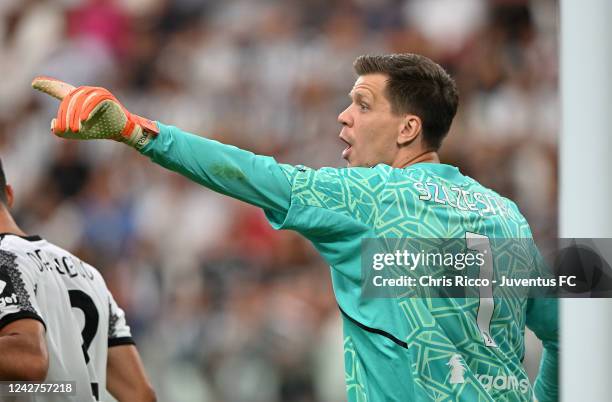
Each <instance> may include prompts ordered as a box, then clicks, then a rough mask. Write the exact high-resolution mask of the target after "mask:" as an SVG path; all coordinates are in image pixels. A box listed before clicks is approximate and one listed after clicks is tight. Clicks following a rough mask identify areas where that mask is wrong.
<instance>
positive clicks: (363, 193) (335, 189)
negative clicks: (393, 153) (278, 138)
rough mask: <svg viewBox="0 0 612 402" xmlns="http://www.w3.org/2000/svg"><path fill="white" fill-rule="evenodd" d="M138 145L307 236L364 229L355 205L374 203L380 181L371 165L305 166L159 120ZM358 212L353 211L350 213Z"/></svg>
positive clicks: (165, 163)
mask: <svg viewBox="0 0 612 402" xmlns="http://www.w3.org/2000/svg"><path fill="white" fill-rule="evenodd" d="M158 124H159V127H160V133H159V135H158V136H157V138H155V139H154V140H153V141H151V142H149V144H147V145H146V146H145V147H143V148H142V149H141V152H142V153H143V154H144V155H146V156H148V157H149V158H151V160H152V161H153V162H155V163H157V164H159V165H161V166H163V167H165V168H167V169H170V170H173V171H175V172H178V173H180V174H182V175H183V176H186V177H188V178H190V179H192V180H193V181H195V182H197V183H199V184H201V185H203V186H205V187H208V188H210V189H212V190H214V191H216V192H218V193H221V194H225V195H228V196H230V197H233V198H236V199H239V200H241V201H245V202H247V203H249V204H252V205H255V206H258V207H260V208H262V209H263V210H264V211H265V213H266V216H267V217H268V220H269V221H270V222H271V224H272V226H274V227H275V228H277V229H293V230H296V231H298V232H300V233H302V234H303V235H305V236H306V237H308V238H310V239H311V240H315V241H325V239H326V238H330V237H331V236H337V235H338V234H345V233H346V232H347V231H348V232H355V230H357V229H358V230H359V231H362V230H363V228H364V227H363V225H359V224H358V221H359V220H360V218H361V217H360V216H359V212H360V211H361V210H362V209H359V208H358V207H357V204H359V203H361V205H364V206H365V207H366V208H367V206H372V205H374V204H375V200H374V199H375V194H376V191H377V190H378V189H379V187H380V186H381V185H382V183H383V181H382V180H380V177H378V176H379V175H378V174H377V172H375V169H366V168H352V169H335V168H323V169H319V170H315V169H309V168H306V167H304V166H291V165H285V164H280V163H277V162H276V160H274V158H271V157H268V156H262V155H255V154H253V153H252V152H249V151H245V150H243V149H239V148H236V147H234V146H231V145H226V144H222V143H220V142H217V141H213V140H209V139H206V138H203V137H200V136H197V135H193V134H190V133H187V132H184V131H182V130H180V129H178V128H176V127H172V126H167V125H164V124H161V123H158ZM353 214H357V215H353Z"/></svg>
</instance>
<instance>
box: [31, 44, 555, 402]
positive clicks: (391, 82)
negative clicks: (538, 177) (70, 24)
mask: <svg viewBox="0 0 612 402" xmlns="http://www.w3.org/2000/svg"><path fill="white" fill-rule="evenodd" d="M354 67H355V71H356V73H357V75H358V78H357V80H356V82H355V84H354V86H353V88H352V90H351V91H350V94H349V97H350V105H349V106H348V107H347V109H346V110H344V111H343V112H342V113H341V114H340V115H339V116H338V121H339V123H340V124H341V126H342V130H341V132H340V138H341V140H342V141H344V142H345V143H346V145H347V147H346V149H345V150H344V152H343V153H342V156H343V158H344V159H346V161H347V162H348V168H343V169H336V168H323V169H319V170H313V169H309V168H307V167H304V166H291V165H285V164H279V163H277V162H276V161H275V160H274V159H273V158H271V157H266V156H259V155H254V154H253V153H251V152H248V151H244V150H241V149H238V148H236V147H233V146H229V145H224V144H221V143H219V142H216V141H211V140H208V139H205V138H202V137H198V136H195V135H192V134H189V133H186V132H183V131H182V130H180V129H178V128H176V127H172V126H167V125H164V124H161V123H158V122H153V121H150V120H147V119H144V118H142V117H139V116H136V115H133V114H130V113H129V112H128V111H127V110H126V109H125V108H124V107H123V106H122V105H121V104H120V103H119V101H118V100H117V99H116V98H115V97H114V96H113V95H112V94H111V93H110V92H108V91H107V90H105V89H103V88H96V87H87V86H85V87H79V88H76V89H75V88H74V87H72V86H71V85H69V84H66V83H63V82H60V81H57V80H53V79H50V78H46V77H39V78H37V79H35V80H34V82H33V86H34V88H36V89H38V90H41V91H43V92H46V93H48V94H50V95H52V96H54V97H56V98H58V99H61V100H62V102H61V103H60V107H59V111H58V114H57V118H56V119H55V120H54V121H53V122H52V130H53V132H54V133H55V134H56V135H58V136H60V137H64V138H75V139H97V138H105V139H113V140H116V141H121V142H124V143H126V144H128V145H130V146H132V147H134V148H136V149H138V150H139V151H140V152H141V153H142V154H144V155H146V156H148V157H149V158H151V159H152V160H153V161H154V162H155V163H157V164H159V165H161V166H164V167H166V168H168V169H171V170H174V171H176V172H179V173H180V174H182V175H184V176H186V177H188V178H190V179H192V180H194V181H196V182H198V183H200V184H202V185H203V186H206V187H208V188H210V189H212V190H214V191H217V192H219V193H222V194H226V195H229V196H231V197H234V198H237V199H240V200H243V201H245V202H248V203H250V204H253V205H256V206H258V207H260V208H262V209H263V210H264V211H265V213H266V216H267V218H268V220H269V221H270V222H271V224H272V225H273V226H274V227H275V228H277V229H292V230H296V231H298V232H299V233H301V234H302V235H304V236H305V237H306V238H308V239H309V240H310V241H312V243H313V244H314V246H315V247H316V248H317V250H318V251H319V252H320V253H321V255H322V256H323V257H324V258H325V259H326V260H327V262H329V264H330V266H331V276H332V282H333V287H334V293H335V296H336V300H337V302H338V305H339V307H340V310H341V312H342V318H343V326H344V349H345V371H346V373H345V377H346V385H347V395H348V400H349V401H351V402H354V401H369V402H376V401H384V402H389V401H462V402H463V401H465V402H475V401H531V400H533V398H534V394H536V395H537V397H538V398H539V399H540V401H541V402H543V401H554V400H556V399H557V378H556V375H557V374H556V373H557V353H558V351H557V305H556V301H555V300H552V299H546V300H544V299H533V300H527V299H526V298H522V299H520V298H515V299H512V300H510V299H503V300H501V299H500V300H497V299H496V301H495V306H494V313H493V315H492V317H491V319H490V321H489V322H486V323H480V321H477V315H478V308H479V305H480V300H479V299H478V298H464V299H455V298H453V299H451V298H446V299H419V298H395V299H391V298H387V299H382V298H378V299H372V298H364V297H362V293H361V292H362V284H363V283H362V282H363V278H362V276H361V255H360V253H361V244H362V240H363V239H364V238H385V237H392V238H417V237H420V238H458V239H462V238H467V236H466V233H467V232H469V233H474V234H477V235H478V236H480V237H481V238H495V237H501V238H525V237H526V238H531V231H530V229H529V225H528V224H527V222H526V221H525V218H524V217H523V216H522V215H521V214H520V212H519V211H518V208H517V207H516V205H515V204H514V203H513V202H512V201H510V200H507V199H505V198H503V197H500V196H499V195H498V194H496V193H495V192H493V191H492V190H489V189H487V188H484V187H483V186H481V185H480V184H479V183H478V182H476V181H475V180H473V179H471V178H469V177H466V176H464V175H462V174H461V173H460V172H459V170H458V169H457V168H456V167H453V166H449V165H445V164H441V163H439V158H438V154H437V150H438V148H439V147H440V145H441V143H442V140H443V138H444V137H445V136H446V134H447V133H448V131H449V128H450V126H451V122H452V120H453V118H454V116H455V113H456V110H457V105H458V94H457V90H456V87H455V83H454V81H453V80H452V79H451V78H450V77H449V75H448V74H447V73H446V72H445V71H444V70H443V69H442V68H441V67H440V66H439V65H437V64H435V63H434V62H432V61H431V60H429V59H427V58H425V57H422V56H419V55H414V54H396V55H386V56H362V57H359V58H358V59H357V60H356V61H355V63H354ZM475 152H478V150H475ZM456 189H460V190H461V192H459V193H458V192H457V191H455V190H456ZM457 194H460V195H457ZM202 207H203V208H205V207H206V206H202ZM525 324H527V325H529V326H530V327H531V328H532V329H533V330H534V332H535V333H536V335H537V336H538V337H539V338H540V339H541V340H542V341H543V343H544V355H543V360H542V365H541V368H540V373H539V376H538V379H537V381H536V384H535V387H532V385H531V384H530V382H529V379H528V378H527V374H526V373H525V370H524V368H523V366H522V364H521V361H522V358H523V354H524V350H525V346H524V329H525ZM534 388H535V392H534Z"/></svg>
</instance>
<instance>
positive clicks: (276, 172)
mask: <svg viewBox="0 0 612 402" xmlns="http://www.w3.org/2000/svg"><path fill="white" fill-rule="evenodd" d="M158 126H159V135H158V136H157V138H154V139H152V140H151V141H150V142H149V143H148V145H146V146H145V147H144V148H142V150H141V152H142V153H143V154H144V155H146V156H148V157H149V158H151V160H153V161H154V162H155V163H157V164H159V165H161V166H163V167H165V168H168V169H170V170H173V171H175V172H178V173H180V174H182V175H184V176H187V177H189V178H190V179H192V180H194V181H196V182H198V183H200V184H202V185H203V186H206V187H208V188H210V189H212V190H214V191H216V192H219V193H221V194H225V195H229V196H230V197H233V198H237V199H239V200H242V201H245V202H248V203H249V204H253V205H255V206H258V207H260V208H263V209H265V210H266V211H269V212H273V213H274V212H277V213H286V212H287V210H288V209H289V205H290V198H291V184H290V183H289V180H288V179H287V177H286V176H285V174H284V173H283V171H282V168H281V165H279V164H278V163H277V162H276V161H275V160H274V159H273V158H271V157H267V156H260V155H255V154H253V153H252V152H248V151H245V150H242V149H239V148H236V147H234V146H231V145H225V144H222V143H220V142H217V141H213V140H209V139H206V138H202V137H199V136H196V135H193V134H189V133H186V132H184V131H181V130H180V129H178V128H176V127H172V126H165V125H163V124H159V123H158Z"/></svg>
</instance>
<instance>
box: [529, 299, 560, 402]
mask: <svg viewBox="0 0 612 402" xmlns="http://www.w3.org/2000/svg"><path fill="white" fill-rule="evenodd" d="M558 325H559V323H558V300H557V299H552V298H550V299H544V298H541V299H530V300H529V303H528V306H527V326H528V327H529V328H530V329H531V330H532V331H533V332H534V333H535V334H536V336H537V337H538V338H539V339H540V340H541V341H542V346H543V347H544V351H543V353H542V360H541V362H540V371H539V372H538V376H537V378H536V382H535V394H536V397H537V398H538V401H539V402H556V401H558V400H559V379H558V375H559V373H558V370H559V333H558V331H559V327H558Z"/></svg>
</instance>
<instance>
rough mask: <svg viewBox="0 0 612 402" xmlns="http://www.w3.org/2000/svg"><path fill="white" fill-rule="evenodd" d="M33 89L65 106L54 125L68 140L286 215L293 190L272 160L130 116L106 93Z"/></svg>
mask: <svg viewBox="0 0 612 402" xmlns="http://www.w3.org/2000/svg"><path fill="white" fill-rule="evenodd" d="M32 86H33V87H34V88H35V89H38V90H40V91H42V92H45V93H47V94H49V95H51V96H53V97H56V98H58V99H60V100H61V103H60V107H59V109H58V114H57V117H56V118H55V119H53V121H52V123H51V128H52V130H53V132H54V133H55V134H56V135H58V136H60V137H64V138H74V139H112V140H115V141H120V142H124V143H126V144H128V145H130V146H132V147H134V148H136V149H138V150H140V151H141V152H142V153H143V154H145V155H147V156H149V157H150V158H151V159H152V160H153V161H154V162H156V163H158V164H160V165H162V166H164V167H166V168H168V169H171V170H174V171H176V172H178V173H180V174H182V175H184V176H187V177H189V178H190V179H192V180H194V181H196V182H198V183H200V184H202V185H204V186H206V187H209V188H211V189H213V190H215V191H217V192H220V193H222V194H225V195H229V196H231V197H234V198H237V199H239V200H242V201H246V202H248V203H250V204H253V205H256V206H258V207H261V208H263V209H265V210H266V211H267V212H269V213H273V214H274V213H281V214H282V213H286V212H287V210H288V209H289V204H290V195H291V185H290V183H289V180H288V179H287V177H286V176H285V174H284V173H283V171H282V168H281V166H280V165H279V164H278V163H276V161H274V159H272V158H270V157H265V156H258V155H254V154H253V153H251V152H247V151H244V150H241V149H238V148H236V147H232V146H229V145H224V144H221V143H219V142H216V141H211V140H207V139H205V138H202V137H198V136H196V135H193V134H188V133H185V132H183V131H181V130H179V129H178V128H175V127H170V126H164V125H162V124H158V123H155V122H153V121H150V120H147V119H143V118H142V117H139V116H136V115H134V114H131V113H130V112H128V111H127V109H125V107H123V105H121V103H119V101H118V100H117V99H116V98H115V97H114V96H113V95H112V94H111V93H110V92H109V91H108V90H106V89H104V88H99V87H89V86H85V87H78V88H75V87H73V86H72V85H70V84H67V83H65V82H61V81H58V80H55V79H52V78H48V77H38V78H36V79H34V81H33V82H32Z"/></svg>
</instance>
